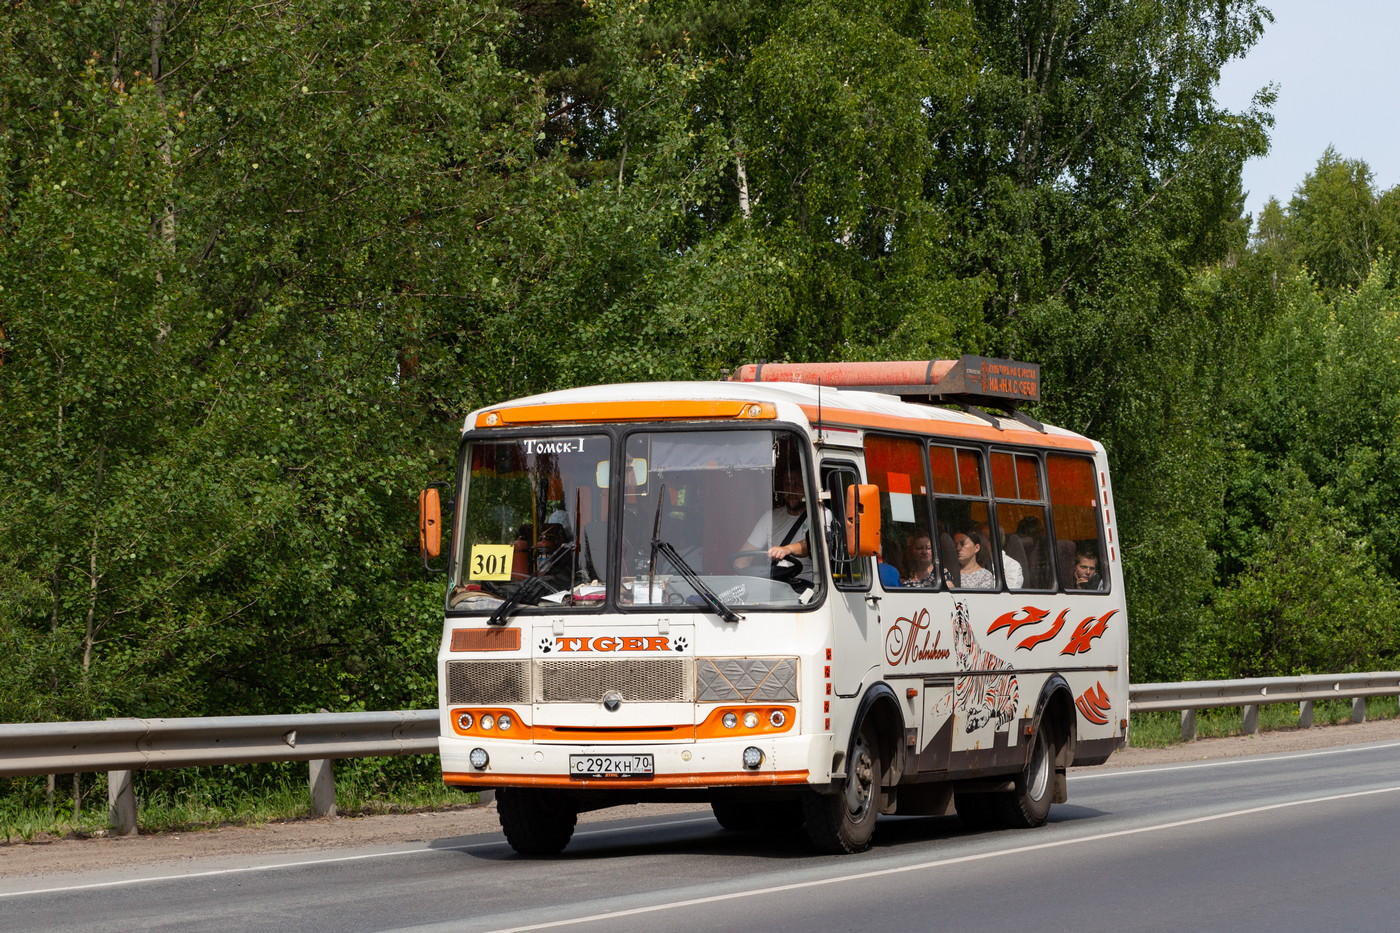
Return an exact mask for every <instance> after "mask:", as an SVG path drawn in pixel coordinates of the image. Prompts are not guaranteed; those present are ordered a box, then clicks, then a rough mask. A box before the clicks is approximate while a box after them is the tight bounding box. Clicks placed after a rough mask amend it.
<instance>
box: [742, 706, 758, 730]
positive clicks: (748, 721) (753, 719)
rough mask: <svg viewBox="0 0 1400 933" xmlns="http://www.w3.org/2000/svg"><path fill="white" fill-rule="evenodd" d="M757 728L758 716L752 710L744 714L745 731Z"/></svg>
mask: <svg viewBox="0 0 1400 933" xmlns="http://www.w3.org/2000/svg"><path fill="white" fill-rule="evenodd" d="M757 726H758V714H757V713H755V712H754V711H753V710H749V711H748V712H747V713H745V714H744V728H745V729H753V728H756V727H757Z"/></svg>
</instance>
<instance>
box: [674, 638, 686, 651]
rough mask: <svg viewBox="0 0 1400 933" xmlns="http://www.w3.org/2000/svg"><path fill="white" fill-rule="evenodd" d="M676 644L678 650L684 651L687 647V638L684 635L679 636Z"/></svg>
mask: <svg viewBox="0 0 1400 933" xmlns="http://www.w3.org/2000/svg"><path fill="white" fill-rule="evenodd" d="M675 644H676V650H677V651H684V650H685V649H686V640H685V638H684V637H681V638H677V639H676V642H675Z"/></svg>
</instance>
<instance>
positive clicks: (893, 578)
mask: <svg viewBox="0 0 1400 933" xmlns="http://www.w3.org/2000/svg"><path fill="white" fill-rule="evenodd" d="M875 568H876V570H877V571H878V572H879V574H880V585H881V586H883V587H884V588H885V589H889V588H890V587H892V586H903V585H904V584H903V583H902V582H901V581H900V579H899V568H897V567H895V565H894V564H887V563H885V548H884V545H883V544H882V545H881V546H880V550H878V551H876V552H875Z"/></svg>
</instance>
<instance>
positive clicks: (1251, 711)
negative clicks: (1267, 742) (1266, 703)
mask: <svg viewBox="0 0 1400 933" xmlns="http://www.w3.org/2000/svg"><path fill="white" fill-rule="evenodd" d="M1258 732H1259V704H1258V703H1249V704H1246V705H1245V707H1244V734H1245V735H1255V734H1256V733H1258Z"/></svg>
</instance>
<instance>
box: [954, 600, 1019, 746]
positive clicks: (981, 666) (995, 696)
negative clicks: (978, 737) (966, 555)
mask: <svg viewBox="0 0 1400 933" xmlns="http://www.w3.org/2000/svg"><path fill="white" fill-rule="evenodd" d="M953 648H954V653H955V654H956V655H957V659H958V670H960V671H1004V672H1005V673H1002V674H998V675H996V676H990V675H981V676H977V677H959V678H958V679H957V684H956V685H955V687H954V701H953V705H954V707H955V708H956V709H960V710H962V711H963V714H964V715H965V716H966V717H967V731H968V732H974V731H976V730H977V729H980V728H982V727H983V726H984V725H986V724H987V723H989V722H991V721H992V720H993V719H995V720H996V728H997V729H1003V728H1006V727H1007V724H1008V723H1010V722H1011V721H1012V720H1013V719H1015V718H1016V706H1017V704H1018V703H1019V702H1020V698H1021V691H1020V687H1019V686H1018V685H1017V683H1016V669H1015V668H1014V667H1012V666H1011V664H1009V663H1008V662H1006V661H1003V660H1002V659H1001V658H999V657H997V656H996V655H994V654H992V653H991V652H990V651H984V650H983V649H982V648H981V647H980V646H979V645H978V644H977V638H976V636H974V635H973V634H972V620H971V619H970V618H969V617H968V613H967V606H966V605H965V604H964V603H957V604H955V606H954V608H953Z"/></svg>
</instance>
